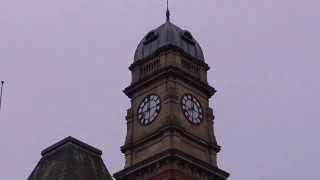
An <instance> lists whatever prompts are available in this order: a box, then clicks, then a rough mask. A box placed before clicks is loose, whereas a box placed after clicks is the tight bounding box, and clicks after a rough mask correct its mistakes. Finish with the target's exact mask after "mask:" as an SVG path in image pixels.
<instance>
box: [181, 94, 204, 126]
mask: <svg viewBox="0 0 320 180" xmlns="http://www.w3.org/2000/svg"><path fill="white" fill-rule="evenodd" d="M181 102H182V105H181V106H182V111H183V114H184V116H185V117H186V118H187V119H188V121H189V122H191V123H192V124H200V123H201V121H202V119H203V110H202V108H201V105H200V102H199V101H198V99H196V98H195V97H194V96H192V95H191V94H187V95H184V96H183V97H182V100H181Z"/></svg>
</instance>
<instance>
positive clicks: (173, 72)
mask: <svg viewBox="0 0 320 180" xmlns="http://www.w3.org/2000/svg"><path fill="white" fill-rule="evenodd" d="M168 77H177V78H179V79H181V80H183V81H184V82H186V83H187V84H190V85H192V86H194V87H195V88H197V89H198V90H200V91H202V92H204V93H205V94H206V95H207V96H208V97H209V98H210V97H211V96H213V95H214V94H215V92H216V90H215V89H214V88H213V87H211V86H210V85H208V84H207V83H204V82H202V81H200V80H199V79H198V78H196V77H194V76H192V75H190V74H188V73H186V72H185V71H183V70H181V69H180V68H178V67H176V66H167V67H164V68H162V69H159V70H158V71H156V72H154V73H152V74H150V75H149V76H146V77H145V78H142V79H140V80H139V81H138V82H136V83H133V84H131V85H130V86H129V87H127V88H125V89H124V90H123V92H124V93H125V94H126V95H127V96H128V97H129V98H132V96H133V94H134V93H135V92H137V91H138V90H140V89H143V88H144V87H145V86H148V85H150V84H152V83H154V82H158V81H159V80H161V79H164V78H168Z"/></svg>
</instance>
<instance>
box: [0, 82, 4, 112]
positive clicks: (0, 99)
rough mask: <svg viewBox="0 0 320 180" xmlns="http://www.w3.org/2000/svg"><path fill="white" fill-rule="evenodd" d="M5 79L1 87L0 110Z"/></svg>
mask: <svg viewBox="0 0 320 180" xmlns="http://www.w3.org/2000/svg"><path fill="white" fill-rule="evenodd" d="M3 86H4V81H1V89H0V111H1V107H2V91H3Z"/></svg>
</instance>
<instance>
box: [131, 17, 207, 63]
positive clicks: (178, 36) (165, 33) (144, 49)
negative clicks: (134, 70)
mask: <svg viewBox="0 0 320 180" xmlns="http://www.w3.org/2000/svg"><path fill="white" fill-rule="evenodd" d="M168 47H171V48H176V49H178V50H180V51H182V52H183V53H185V54H186V55H189V56H191V57H192V58H195V59H197V60H200V61H204V55H203V52H202V49H201V47H200V45H199V43H198V42H197V41H196V40H195V39H194V38H193V36H192V34H191V33H190V32H189V31H187V30H183V29H181V28H179V27H178V26H176V25H174V24H173V23H172V22H170V21H169V20H167V21H166V22H165V23H164V24H162V25H161V26H160V27H158V28H156V29H154V30H151V31H150V32H149V33H148V34H147V35H146V36H145V37H144V38H143V39H142V40H141V42H140V43H139V45H138V47H137V49H136V52H135V55H134V62H136V61H139V60H143V59H145V58H148V57H150V56H152V55H154V54H155V53H157V52H159V51H161V50H163V49H166V48H168Z"/></svg>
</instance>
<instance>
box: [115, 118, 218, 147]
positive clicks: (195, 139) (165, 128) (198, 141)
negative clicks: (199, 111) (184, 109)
mask: <svg viewBox="0 0 320 180" xmlns="http://www.w3.org/2000/svg"><path fill="white" fill-rule="evenodd" d="M166 132H178V133H179V134H180V135H181V136H183V137H185V138H187V139H188V140H190V141H192V142H194V143H196V144H198V145H201V146H204V147H206V148H208V149H212V150H215V151H216V152H219V151H220V150H221V147H220V146H219V145H217V144H213V143H209V142H207V141H205V140H204V139H201V138H199V137H197V136H195V135H193V134H191V133H189V132H188V131H186V130H184V129H182V128H181V127H179V126H177V125H174V124H168V125H165V126H163V127H161V128H160V129H158V130H157V131H156V132H154V133H153V134H151V135H150V136H147V137H145V138H142V139H140V140H138V141H136V142H134V143H127V144H125V145H124V146H122V147H121V151H122V152H123V153H125V152H126V151H128V150H131V149H134V148H137V147H140V146H141V145H143V144H145V143H148V142H150V141H152V140H155V139H156V138H159V137H160V136H162V135H163V134H164V133H166Z"/></svg>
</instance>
